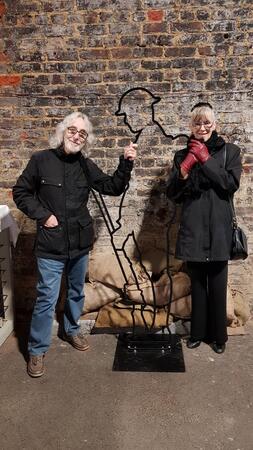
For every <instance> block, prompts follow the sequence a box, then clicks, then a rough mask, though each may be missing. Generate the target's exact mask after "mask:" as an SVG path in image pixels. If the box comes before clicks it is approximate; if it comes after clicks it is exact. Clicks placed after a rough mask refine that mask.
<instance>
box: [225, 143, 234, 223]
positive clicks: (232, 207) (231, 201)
mask: <svg viewBox="0 0 253 450" xmlns="http://www.w3.org/2000/svg"><path fill="white" fill-rule="evenodd" d="M223 154H224V169H225V168H226V162H227V146H226V144H225V145H224V152H223ZM228 200H229V204H230V207H231V211H232V217H233V228H237V227H238V224H237V218H236V213H235V207H234V203H233V200H232V198H231V195H229V196H228Z"/></svg>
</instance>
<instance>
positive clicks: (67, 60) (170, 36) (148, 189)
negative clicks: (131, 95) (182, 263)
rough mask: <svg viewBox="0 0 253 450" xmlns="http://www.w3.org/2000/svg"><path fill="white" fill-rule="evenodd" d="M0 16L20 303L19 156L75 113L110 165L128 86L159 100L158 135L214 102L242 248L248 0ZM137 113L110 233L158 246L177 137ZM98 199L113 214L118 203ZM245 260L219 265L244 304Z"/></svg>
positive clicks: (7, 11)
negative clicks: (236, 182)
mask: <svg viewBox="0 0 253 450" xmlns="http://www.w3.org/2000/svg"><path fill="white" fill-rule="evenodd" d="M0 17H1V22H2V23H1V31H0V33H1V38H2V39H1V43H0V89H1V96H0V131H1V136H0V146H1V158H0V170H1V182H0V201H1V203H4V204H8V205H9V206H10V207H11V208H13V213H14V214H15V216H16V217H17V219H18V221H19V223H20V226H21V229H22V234H21V235H20V239H19V243H18V246H17V248H16V250H15V252H14V263H15V264H14V268H15V286H16V299H17V303H18V306H19V307H20V308H22V307H25V308H26V309H29V308H30V306H31V304H32V302H33V299H34V281H35V280H34V273H35V264H34V258H33V256H32V248H33V242H34V225H33V224H32V223H31V222H30V221H29V220H28V219H26V218H25V217H23V216H22V215H21V214H20V213H19V212H18V211H16V210H15V207H14V204H13V201H12V197H11V187H12V185H13V184H14V183H15V180H16V179H17V177H18V175H19V174H20V172H21V171H22V169H23V168H24V167H25V165H26V163H27V161H28V159H29V157H30V156H31V154H32V153H33V152H35V151H37V150H41V149H43V148H46V147H47V145H48V144H47V139H48V136H49V134H50V132H51V131H52V130H53V129H54V126H55V124H56V123H57V122H58V121H59V120H60V119H61V118H62V117H63V116H65V115H66V114H68V113H69V112H71V111H74V110H77V109H79V110H82V111H84V112H86V113H87V114H88V115H89V116H90V118H91V120H92V122H93V124H94V126H95V132H96V137H97V140H96V144H95V146H94V147H93V148H92V150H91V156H92V157H93V158H94V159H95V160H96V162H97V163H98V164H99V165H100V167H101V168H103V169H104V170H106V171H108V172H110V173H111V172H112V171H113V168H114V167H115V165H116V163H117V159H118V155H119V154H120V153H121V152H122V149H123V147H124V146H125V144H127V143H128V142H129V140H130V139H133V138H134V135H133V134H132V133H131V132H130V129H129V128H128V127H127V126H126V125H125V124H124V121H123V117H121V116H118V117H117V116H115V114H114V113H115V111H116V110H117V109H118V103H119V99H120V97H121V95H122V94H123V93H124V92H125V91H127V90H128V89H131V88H133V87H137V86H140V87H144V88H146V89H149V90H150V91H151V92H152V94H154V95H155V96H159V97H160V98H161V100H160V101H159V102H158V103H156V104H155V105H154V111H155V119H156V121H157V122H158V123H159V124H160V125H161V127H163V129H164V131H165V132H166V133H167V134H168V135H169V134H172V135H173V136H175V135H176V134H178V133H187V132H188V129H187V125H188V112H189V109H190V108H191V106H192V105H193V104H194V103H196V102H197V101H199V100H208V101H210V102H211V103H212V104H213V105H214V108H215V109H216V110H217V112H218V122H219V130H220V132H221V134H222V135H223V136H225V137H226V139H228V140H230V141H231V142H234V143H236V144H238V145H240V147H241V149H242V152H243V162H244V171H243V176H242V183H241V188H240V191H239V192H238V193H237V195H236V199H235V202H236V207H237V214H238V217H239V221H240V223H241V225H242V226H243V228H244V229H245V231H246V233H247V235H248V237H249V245H250V250H251V249H252V241H253V228H252V187H251V182H252V141H253V134H252V81H251V79H252V65H253V56H252V35H253V33H252V2H251V0H227V1H226V0H225V1H222V0H214V1H213V2H211V3H210V2H209V1H206V0H195V1H194V0H185V1H174V0H128V2H126V1H123V0H113V1H111V2H108V1H105V0H51V1H46V0H43V1H37V0H29V1H26V0H16V1H11V0H7V1H0ZM141 102H142V100H141ZM141 102H140V101H139V100H138V96H137V98H136V100H135V104H133V105H132V106H131V105H130V106H128V107H129V110H128V111H129V114H130V115H131V111H133V110H135V108H137V106H138V105H139V104H140V103H141ZM131 108H132V109H131ZM138 114H139V113H138ZM140 114H143V121H144V122H145V125H146V126H145V128H144V131H143V133H142V134H141V136H140V138H139V140H138V144H139V153H138V160H137V162H136V165H135V172H134V176H133V180H132V182H131V187H130V190H129V193H128V195H127V197H126V201H125V207H124V208H123V226H122V230H120V231H119V233H118V237H117V238H118V239H119V241H122V239H123V238H124V236H125V235H126V232H127V231H131V230H132V229H134V230H135V233H136V236H137V239H138V243H139V245H140V247H141V248H145V247H151V248H153V249H154V250H155V249H156V248H161V247H164V245H165V232H166V227H165V224H166V223H167V221H168V219H169V218H170V208H168V205H167V201H166V199H165V197H164V193H163V191H164V189H163V188H164V182H165V179H166V177H167V174H168V168H169V167H170V165H171V160H172V157H173V153H174V151H175V150H176V149H178V148H181V147H182V145H183V144H184V142H185V141H184V139H183V138H179V139H174V140H172V139H170V138H168V137H165V136H164V135H163V133H162V132H161V129H160V128H159V126H155V125H154V123H148V117H145V114H146V116H148V112H147V110H146V113H145V111H144V112H143V111H142V112H140ZM146 119H147V120H146ZM132 120H137V118H136V117H133V114H132ZM106 201H107V204H108V206H109V207H110V211H111V212H112V214H113V218H114V219H115V218H116V217H117V205H118V204H119V200H118V199H107V200H106ZM91 203H92V202H91ZM91 207H92V209H93V214H94V217H95V221H96V227H97V230H98V236H99V237H98V240H97V241H96V244H95V249H98V250H100V249H101V248H103V249H104V248H105V247H106V248H107V247H109V246H110V243H109V239H108V233H107V230H106V228H105V226H104V224H103V221H102V220H101V218H100V217H99V212H98V210H97V207H96V206H95V205H94V202H93V204H92V205H91ZM140 231H141V235H140ZM171 234H172V237H173V236H174V232H173V230H172V233H171ZM172 241H173V239H172ZM171 245H172V246H173V242H172V244H171ZM130 247H131V246H130ZM130 250H131V249H130ZM130 250H129V251H130ZM252 267H253V264H252V255H251V256H250V257H249V258H248V260H247V261H246V262H244V263H241V262H240V263H239V262H238V263H233V264H231V265H230V280H231V283H232V285H234V286H237V287H240V289H241V290H242V291H243V293H244V295H245V298H247V299H248V300H249V302H250V303H251V305H253V300H252V297H251V292H252V278H253V269H252Z"/></svg>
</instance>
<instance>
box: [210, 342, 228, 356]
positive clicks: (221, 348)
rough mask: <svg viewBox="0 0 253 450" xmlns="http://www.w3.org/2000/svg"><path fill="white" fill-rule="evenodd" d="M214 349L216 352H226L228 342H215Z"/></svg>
mask: <svg viewBox="0 0 253 450" xmlns="http://www.w3.org/2000/svg"><path fill="white" fill-rule="evenodd" d="M212 349H213V351H214V352H215V353H219V354H221V353H224V352H225V349H226V344H217V342H214V343H213V345H212Z"/></svg>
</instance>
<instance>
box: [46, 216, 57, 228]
mask: <svg viewBox="0 0 253 450" xmlns="http://www.w3.org/2000/svg"><path fill="white" fill-rule="evenodd" d="M57 225H59V224H58V220H57V219H56V217H55V216H54V215H53V214H52V215H51V216H50V217H49V218H48V219H47V220H46V222H45V223H44V227H47V228H54V227H57Z"/></svg>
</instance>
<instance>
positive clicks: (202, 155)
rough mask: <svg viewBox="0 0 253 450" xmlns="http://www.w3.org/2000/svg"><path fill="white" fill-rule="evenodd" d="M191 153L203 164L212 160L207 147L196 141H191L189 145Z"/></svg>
mask: <svg viewBox="0 0 253 450" xmlns="http://www.w3.org/2000/svg"><path fill="white" fill-rule="evenodd" d="M189 152H190V153H192V154H193V155H194V156H195V157H196V158H197V160H198V161H199V162H200V163H202V164H203V163H205V162H206V161H207V160H208V159H209V158H210V155H209V152H208V148H207V147H206V145H205V144H204V143H203V142H200V141H197V140H196V139H191V141H190V143H189Z"/></svg>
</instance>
